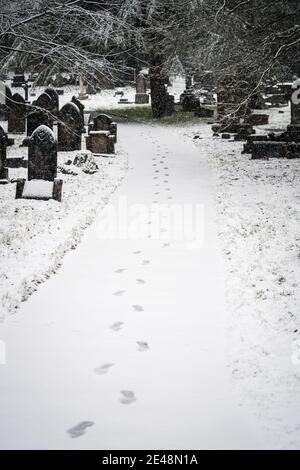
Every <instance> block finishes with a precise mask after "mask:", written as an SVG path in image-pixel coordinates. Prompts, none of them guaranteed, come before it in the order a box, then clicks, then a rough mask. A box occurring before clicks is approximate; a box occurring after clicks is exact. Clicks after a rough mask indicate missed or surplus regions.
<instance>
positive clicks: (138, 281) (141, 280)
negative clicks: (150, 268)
mask: <svg viewBox="0 0 300 470" xmlns="http://www.w3.org/2000/svg"><path fill="white" fill-rule="evenodd" d="M136 282H137V283H138V284H141V285H142V284H146V281H145V280H144V279H137V280H136Z"/></svg>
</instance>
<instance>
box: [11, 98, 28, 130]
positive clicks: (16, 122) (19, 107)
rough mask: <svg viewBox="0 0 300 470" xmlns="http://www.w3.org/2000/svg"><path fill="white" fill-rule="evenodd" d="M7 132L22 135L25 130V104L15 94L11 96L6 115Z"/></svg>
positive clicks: (22, 99)
mask: <svg viewBox="0 0 300 470" xmlns="http://www.w3.org/2000/svg"><path fill="white" fill-rule="evenodd" d="M7 129H8V132H11V133H12V134H23V133H24V132H25V129H26V103H25V100H24V98H23V97H22V96H21V95H19V93H15V94H14V95H13V96H12V99H11V103H10V106H9V113H8V127H7Z"/></svg>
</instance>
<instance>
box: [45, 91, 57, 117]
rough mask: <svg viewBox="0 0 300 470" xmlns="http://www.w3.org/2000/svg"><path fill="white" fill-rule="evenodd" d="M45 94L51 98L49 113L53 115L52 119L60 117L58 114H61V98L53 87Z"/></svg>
mask: <svg viewBox="0 0 300 470" xmlns="http://www.w3.org/2000/svg"><path fill="white" fill-rule="evenodd" d="M45 93H46V94H47V95H48V96H50V99H51V107H50V109H49V111H50V113H51V114H52V119H55V118H56V117H57V116H58V112H59V96H58V93H57V91H56V90H55V89H54V88H51V87H48V88H46V90H45Z"/></svg>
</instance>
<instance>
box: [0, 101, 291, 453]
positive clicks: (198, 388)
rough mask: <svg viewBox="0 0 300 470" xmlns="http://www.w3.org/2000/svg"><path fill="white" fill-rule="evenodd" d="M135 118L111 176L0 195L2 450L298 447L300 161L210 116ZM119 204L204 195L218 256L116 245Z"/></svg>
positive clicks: (109, 162)
mask: <svg viewBox="0 0 300 470" xmlns="http://www.w3.org/2000/svg"><path fill="white" fill-rule="evenodd" d="M102 105H103V104H102V103H100V104H99V103H96V104H95V107H96V109H99V107H101V106H102ZM113 106H114V104H113V102H110V103H109V107H110V108H111V109H113ZM101 109H102V108H101ZM128 109H130V108H128ZM283 109H284V111H285V113H284V114H279V112H278V109H276V108H275V109H273V110H272V111H271V112H270V113H271V123H270V126H269V127H282V128H284V127H286V124H287V123H288V119H289V110H288V108H283ZM124 110H125V107H124ZM122 112H123V111H122ZM129 114H131V112H130V111H128V115H127V118H130V116H129ZM131 117H132V114H131ZM132 118H133V120H134V119H135V115H134V117H132ZM119 128H120V139H119V143H118V146H117V155H116V157H115V158H107V159H100V160H97V164H98V165H99V167H100V169H99V171H98V172H96V173H95V174H89V173H85V172H84V171H82V169H80V168H77V167H76V168H75V167H74V166H72V167H71V170H73V171H74V172H75V173H78V174H77V175H74V174H73V175H72V174H64V173H63V174H61V173H59V177H62V178H63V179H64V181H65V183H64V197H63V201H62V203H61V204H58V203H57V202H55V201H49V202H43V201H25V200H22V201H18V200H17V201H15V200H14V189H15V188H14V185H12V184H11V185H6V186H1V187H0V196H1V215H0V216H1V237H2V240H1V257H2V256H3V259H4V260H5V263H1V265H2V266H3V270H2V272H1V276H0V280H1V292H2V293H3V294H2V296H1V304H0V305H1V316H2V320H3V323H2V325H1V337H0V339H2V340H4V341H5V342H6V344H7V365H6V366H0V367H1V369H0V374H1V382H2V379H3V383H4V384H5V387H4V390H3V394H2V398H1V401H0V410H1V423H0V430H1V438H2V437H3V439H2V440H1V447H2V446H3V448H71V449H76V448H110V449H114V448H145V447H150V448H199V447H201V448H218V447H220V448H274V447H275V448H278V447H280V448H297V447H299V437H300V436H299V433H300V431H299V424H298V416H299V400H298V394H299V387H300V385H299V384H300V382H299V367H300V365H299V356H298V353H299V351H300V338H299V332H298V328H299V327H298V318H297V315H298V310H299V278H300V277H299V274H300V273H299V252H300V251H299V218H300V215H299V194H298V192H297V191H298V190H297V188H299V179H300V167H299V163H298V162H299V160H276V159H274V161H273V160H272V161H255V162H253V161H250V160H249V157H248V155H241V150H242V145H241V144H240V143H238V142H229V141H226V140H221V139H219V138H213V137H212V133H211V126H209V125H207V124H206V123H203V122H202V123H201V122H200V123H199V124H197V125H195V124H193V123H189V124H187V123H185V124H183V125H182V126H180V127H176V126H173V127H159V126H157V125H153V123H149V124H130V123H123V124H121V125H119ZM266 128H267V126H266ZM15 150H16V148H10V149H9V152H14V151H15ZM18 151H19V150H18ZM74 156H75V155H74V153H72V155H68V153H64V154H61V153H59V162H58V163H59V167H60V168H61V169H62V170H63V171H65V169H66V168H67V167H66V165H64V164H65V162H66V161H67V160H68V159H69V158H70V157H72V158H73V157H74ZM69 169H70V167H69ZM14 171H15V174H13V175H12V176H13V177H14V176H16V177H17V176H18V177H19V176H22V172H23V171H25V170H23V169H18V170H14ZM120 196H126V197H129V198H131V200H132V201H133V202H139V203H143V204H150V205H151V204H156V203H171V202H174V203H176V202H179V203H182V202H192V203H196V202H199V203H200V204H203V206H204V209H205V217H206V218H205V220H206V224H205V243H204V246H203V249H200V250H195V249H192V248H191V247H189V246H182V245H180V244H179V245H178V244H174V243H172V242H171V243H170V244H168V243H165V242H162V241H157V240H151V239H149V240H144V241H141V242H140V243H136V242H133V241H129V240H128V241H124V242H122V243H120V244H116V242H113V241H111V242H109V241H106V242H103V240H100V239H99V237H98V235H99V234H98V232H97V228H99V220H100V219H101V209H102V208H104V206H105V205H106V204H107V203H108V202H109V201H110V202H111V203H112V204H113V205H116V204H117V201H118V199H119V197H120ZM169 198H170V199H169ZM171 198H172V199H171ZM4 220H5V221H6V222H5V223H4ZM2 221H3V223H2ZM93 221H94V223H92V222H93ZM90 224H92V225H91V227H90V228H89V229H87V231H86V233H85V234H84V237H82V236H83V231H84V228H86V227H87V226H88V225H90ZM80 239H82V243H81V244H80V245H79V246H78V247H77V248H76V246H77V244H78V242H79V240H80ZM73 248H76V251H71V252H70V253H69V254H67V255H66V257H65V258H64V255H65V254H66V253H67V252H68V251H70V250H71V249H73ZM4 266H5V269H4ZM58 268H60V269H58ZM1 269H2V268H1ZM54 273H56V274H55V275H52V274H54ZM46 279H48V280H47V282H46V283H43V281H44V280H46ZM41 283H42V285H40V284H41ZM38 287H39V288H38ZM37 288H38V291H37V292H36V293H35V294H34V295H32V296H31V297H30V298H29V299H28V297H29V295H30V294H31V293H32V292H33V291H35V290H37ZM25 300H26V302H24V301H25ZM21 302H23V303H22V305H21V308H19V309H16V308H15V307H19V306H20V303H21ZM124 405H128V406H124ZM2 418H3V419H2Z"/></svg>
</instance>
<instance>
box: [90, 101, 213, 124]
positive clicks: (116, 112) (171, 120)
mask: <svg viewBox="0 0 300 470" xmlns="http://www.w3.org/2000/svg"><path fill="white" fill-rule="evenodd" d="M97 112H99V113H105V114H108V115H110V116H111V117H113V118H115V119H118V118H119V119H125V120H127V121H130V122H143V123H152V124H165V125H169V126H180V125H185V124H197V123H199V122H214V120H212V119H211V120H209V119H201V118H197V117H195V116H194V113H186V112H184V111H183V110H182V107H181V106H176V108H175V113H174V114H173V115H172V116H166V117H164V118H162V119H153V117H152V112H151V107H150V106H134V107H131V108H130V107H124V108H122V107H121V106H120V107H118V108H110V109H105V108H99V109H97Z"/></svg>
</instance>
